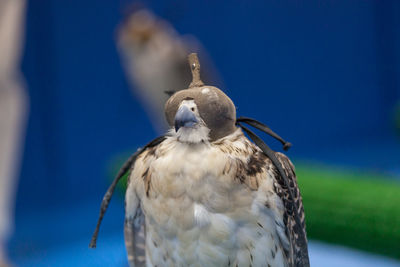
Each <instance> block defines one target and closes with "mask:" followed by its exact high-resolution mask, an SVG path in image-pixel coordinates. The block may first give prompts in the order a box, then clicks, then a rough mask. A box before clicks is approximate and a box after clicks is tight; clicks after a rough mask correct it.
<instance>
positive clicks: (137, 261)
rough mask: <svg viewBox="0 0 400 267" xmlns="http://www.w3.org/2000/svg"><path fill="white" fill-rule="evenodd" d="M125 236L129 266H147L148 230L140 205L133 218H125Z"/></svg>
mask: <svg viewBox="0 0 400 267" xmlns="http://www.w3.org/2000/svg"><path fill="white" fill-rule="evenodd" d="M124 238H125V247H126V252H127V254H128V262H129V266H146V249H145V248H146V232H145V224H144V214H143V212H142V209H141V208H140V207H137V209H136V213H135V216H134V217H133V218H125V223H124Z"/></svg>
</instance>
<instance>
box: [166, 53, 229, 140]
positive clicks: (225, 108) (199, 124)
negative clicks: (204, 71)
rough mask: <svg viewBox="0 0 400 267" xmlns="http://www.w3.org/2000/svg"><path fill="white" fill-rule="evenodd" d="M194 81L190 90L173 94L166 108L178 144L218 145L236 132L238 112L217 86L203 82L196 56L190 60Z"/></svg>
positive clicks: (191, 56) (192, 56)
mask: <svg viewBox="0 0 400 267" xmlns="http://www.w3.org/2000/svg"><path fill="white" fill-rule="evenodd" d="M189 63H190V66H191V69H192V74H193V81H192V83H191V84H190V85H189V89H185V90H181V91H178V92H176V93H175V94H173V95H172V96H171V97H170V98H169V99H168V101H167V103H166V104H165V115H166V118H167V121H168V124H169V125H170V126H171V128H175V133H176V135H177V137H178V140H179V141H181V142H186V143H200V142H203V141H211V142H213V141H215V140H218V139H220V138H223V137H225V136H227V135H229V134H231V133H233V132H234V131H235V130H236V125H235V122H236V108H235V105H234V104H233V102H232V100H231V99H230V98H229V97H228V96H227V95H226V94H224V92H222V91H221V90H220V89H218V88H216V87H214V86H204V84H203V82H202V81H201V80H200V77H199V75H200V74H199V72H200V65H199V63H198V60H197V56H196V55H195V54H191V55H190V56H189Z"/></svg>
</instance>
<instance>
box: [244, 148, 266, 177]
mask: <svg viewBox="0 0 400 267" xmlns="http://www.w3.org/2000/svg"><path fill="white" fill-rule="evenodd" d="M264 165H265V161H264V157H263V154H261V153H256V154H253V155H251V156H250V159H249V162H248V164H247V168H246V174H247V175H249V176H255V175H256V174H258V173H260V172H262V171H263V167H264Z"/></svg>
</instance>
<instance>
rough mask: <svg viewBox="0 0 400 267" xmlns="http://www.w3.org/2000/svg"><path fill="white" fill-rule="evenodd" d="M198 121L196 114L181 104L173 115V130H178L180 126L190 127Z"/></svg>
mask: <svg viewBox="0 0 400 267" xmlns="http://www.w3.org/2000/svg"><path fill="white" fill-rule="evenodd" d="M198 122H199V121H198V120H197V118H196V115H195V114H194V113H193V112H192V111H191V110H190V109H189V108H188V107H187V106H184V105H183V106H181V107H180V108H179V109H178V111H177V112H176V115H175V131H176V132H178V130H179V128H181V127H192V126H193V125H195V124H196V123H198Z"/></svg>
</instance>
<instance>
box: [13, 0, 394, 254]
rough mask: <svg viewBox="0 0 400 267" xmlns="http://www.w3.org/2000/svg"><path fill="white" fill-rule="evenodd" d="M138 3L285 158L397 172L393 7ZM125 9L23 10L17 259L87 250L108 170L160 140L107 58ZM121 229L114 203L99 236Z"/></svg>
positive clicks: (62, 6)
mask: <svg viewBox="0 0 400 267" xmlns="http://www.w3.org/2000/svg"><path fill="white" fill-rule="evenodd" d="M142 3H143V4H144V6H146V7H148V8H150V9H152V10H153V11H154V12H155V13H156V14H157V15H159V16H161V17H163V18H165V19H166V20H168V21H169V22H171V24H172V25H173V26H174V27H175V28H176V29H177V30H178V31H179V33H181V34H188V33H190V34H194V35H195V36H197V37H198V38H199V39H200V40H201V41H202V43H203V45H204V46H205V47H206V48H207V50H208V52H209V54H210V56H211V58H212V59H213V60H214V61H215V63H216V67H217V68H218V70H219V71H220V72H221V76H222V77H223V79H224V84H223V87H222V88H221V89H223V90H224V91H225V92H226V93H227V94H228V95H229V96H230V97H231V98H232V99H233V101H234V102H235V104H236V106H237V112H238V115H246V116H249V117H254V118H257V119H259V120H261V121H263V122H265V123H267V124H268V125H269V126H271V128H272V129H274V130H276V131H277V132H278V133H279V134H280V135H281V136H283V137H285V138H286V139H287V140H289V141H291V142H292V143H293V144H294V146H293V148H292V151H290V152H289V153H288V155H289V156H290V157H294V158H297V159H303V160H312V161H320V162H323V163H328V164H337V165H344V166H353V167H356V168H367V169H371V170H373V171H379V172H385V173H391V174H400V164H399V159H400V152H399V151H400V145H399V138H398V133H396V131H397V130H396V126H395V120H394V117H395V109H396V105H398V101H399V99H400V86H399V83H400V80H399V79H400V74H399V71H400V31H399V29H400V2H399V1H396V0H393V1H368V0H365V1H344V0H343V1H295V0H293V1H252V2H251V3H250V2H249V1H229V2H228V1H169V2H168V3H167V2H164V1H142ZM131 4H132V1H127V0H124V1H105V0H101V1H77V0H70V1H51V0H42V1H28V9H27V21H26V27H27V29H26V30H27V31H26V45H25V53H24V58H23V66H22V68H23V73H24V76H25V79H26V82H27V87H28V91H29V95H30V102H31V106H30V114H29V125H28V131H27V137H26V145H25V150H24V157H23V165H22V170H21V173H20V183H19V189H18V199H17V214H16V216H17V217H16V232H15V235H14V238H13V239H12V241H11V244H10V250H11V251H10V252H11V256H12V258H14V259H17V258H20V257H22V255H24V256H26V255H29V254H30V253H31V254H33V253H37V252H38V251H44V250H46V249H47V248H50V247H54V246H56V245H58V244H59V243H60V242H61V243H64V244H65V243H67V242H72V241H74V240H87V243H88V242H89V239H90V236H91V233H92V230H93V229H94V226H95V222H96V219H97V214H98V208H99V205H100V201H101V199H102V195H103V193H104V192H105V190H106V188H107V186H108V184H109V181H108V180H107V179H108V175H109V170H110V165H111V164H112V161H113V160H114V159H115V158H116V157H118V156H119V155H121V154H123V153H130V152H133V151H134V150H136V148H137V147H138V146H140V145H143V144H145V143H146V142H148V141H149V140H151V139H153V138H154V137H156V135H157V133H156V132H155V131H154V130H153V128H152V126H151V123H150V122H149V118H148V117H147V116H146V114H145V112H144V111H143V106H141V104H140V103H139V101H138V100H137V99H135V98H134V96H133V95H132V94H131V92H130V90H129V86H130V85H129V84H128V83H127V79H126V77H125V75H124V72H123V70H122V67H121V62H120V58H119V56H118V53H117V50H116V44H115V41H116V28H117V26H118V24H119V23H120V22H121V20H122V19H123V17H124V12H125V10H126V9H127V8H129V6H130V5H131ZM155 78H157V77H155ZM217 86H222V85H218V84H217ZM267 140H269V141H270V139H267ZM272 146H273V147H274V148H276V149H279V147H278V146H277V145H275V146H274V145H272ZM122 223H123V215H122V207H121V205H120V203H117V204H115V203H114V204H113V205H112V206H111V209H110V211H109V214H107V216H106V219H105V222H104V224H105V225H103V226H104V229H102V231H103V230H104V232H107V229H117V230H119V231H121V236H122ZM32 229H35V231H32ZM110 231H111V230H110ZM105 235H106V234H105ZM101 239H102V234H100V238H99V242H100V243H101V241H100V240H101ZM104 240H105V238H104ZM104 242H105V241H104ZM103 244H104V243H103ZM103 244H102V245H103Z"/></svg>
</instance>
